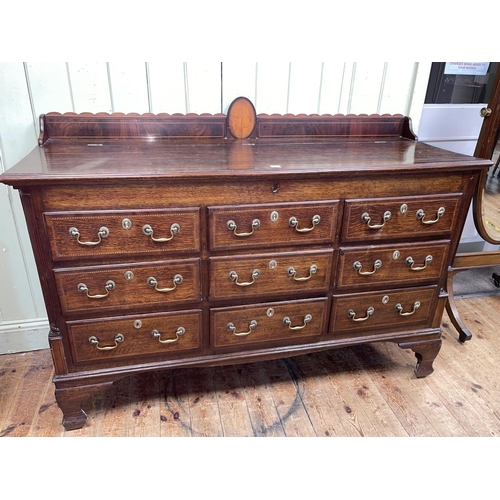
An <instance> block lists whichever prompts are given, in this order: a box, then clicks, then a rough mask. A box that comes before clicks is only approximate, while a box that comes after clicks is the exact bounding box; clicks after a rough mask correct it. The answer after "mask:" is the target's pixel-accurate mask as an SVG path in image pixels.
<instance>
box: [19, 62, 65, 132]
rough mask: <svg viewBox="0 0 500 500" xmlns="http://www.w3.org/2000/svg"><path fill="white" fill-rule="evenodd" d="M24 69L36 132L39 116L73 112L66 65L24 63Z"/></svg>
mask: <svg viewBox="0 0 500 500" xmlns="http://www.w3.org/2000/svg"><path fill="white" fill-rule="evenodd" d="M26 69H27V74H28V83H29V86H30V89H31V96H32V100H33V115H34V116H35V119H36V126H37V130H38V129H39V121H38V119H39V116H40V115H41V114H43V113H50V112H51V111H57V112H59V113H66V112H68V111H74V106H73V99H72V95H71V86H70V82H69V78H68V66H67V64H66V63H64V62H60V63H53V62H51V63H43V62H41V63H40V62H36V63H26Z"/></svg>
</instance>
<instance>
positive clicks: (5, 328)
mask: <svg viewBox="0 0 500 500" xmlns="http://www.w3.org/2000/svg"><path fill="white" fill-rule="evenodd" d="M48 337H49V322H48V320H47V318H46V317H45V318H36V319H32V320H29V321H28V320H26V321H19V320H15V321H5V322H2V323H0V354H10V353H14V352H26V351H37V350H39V349H48V347H49V338H48Z"/></svg>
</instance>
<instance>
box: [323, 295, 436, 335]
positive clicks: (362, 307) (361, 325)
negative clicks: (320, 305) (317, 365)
mask: <svg viewBox="0 0 500 500" xmlns="http://www.w3.org/2000/svg"><path fill="white" fill-rule="evenodd" d="M437 291H438V289H437V287H435V286H434V287H426V288H412V289H409V290H408V289H407V290H387V291H383V292H375V293H359V294H350V295H342V296H337V297H336V296H334V297H333V306H332V321H331V325H332V327H331V332H330V333H333V334H334V335H335V334H337V333H338V332H347V333H351V332H352V333H354V334H356V335H359V334H362V333H364V332H366V331H370V330H373V329H379V328H384V327H385V328H387V329H388V330H397V329H401V330H407V329H408V328H409V327H410V326H411V327H413V328H416V327H426V326H429V323H430V321H431V320H432V313H433V311H434V304H435V300H436V296H437Z"/></svg>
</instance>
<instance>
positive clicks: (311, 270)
mask: <svg viewBox="0 0 500 500" xmlns="http://www.w3.org/2000/svg"><path fill="white" fill-rule="evenodd" d="M317 272H318V266H317V265H316V264H313V265H312V266H311V267H310V268H309V276H304V277H303V278H297V276H295V275H296V274H297V271H296V270H295V268H294V267H293V266H290V267H289V268H288V271H287V275H288V276H290V277H293V279H294V280H295V281H307V280H310V279H311V278H312V277H313V274H316V273H317Z"/></svg>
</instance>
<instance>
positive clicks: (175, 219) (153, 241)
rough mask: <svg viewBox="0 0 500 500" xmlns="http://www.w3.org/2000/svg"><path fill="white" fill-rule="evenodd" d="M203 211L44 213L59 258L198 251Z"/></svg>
mask: <svg viewBox="0 0 500 500" xmlns="http://www.w3.org/2000/svg"><path fill="white" fill-rule="evenodd" d="M199 212H200V211H199V209H198V208H186V209H177V210H171V209H165V210H137V211H131V212H126V211H120V212H85V213H82V212H57V213H54V212H53V213H45V214H44V215H45V223H46V225H47V229H48V235H49V239H50V246H51V251H52V257H53V259H54V260H56V261H57V260H64V259H68V260H71V259H82V258H89V259H93V258H94V259H97V258H101V257H102V256H120V255H127V256H128V255H150V254H154V253H163V254H164V253H167V254H168V253H173V252H193V253H194V252H198V251H199V249H200V214H199Z"/></svg>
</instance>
